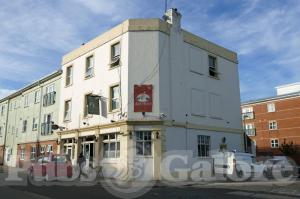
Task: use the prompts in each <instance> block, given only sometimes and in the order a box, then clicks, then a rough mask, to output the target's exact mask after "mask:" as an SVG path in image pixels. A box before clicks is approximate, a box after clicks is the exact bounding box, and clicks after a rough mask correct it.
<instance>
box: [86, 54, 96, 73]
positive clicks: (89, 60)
mask: <svg viewBox="0 0 300 199" xmlns="http://www.w3.org/2000/svg"><path fill="white" fill-rule="evenodd" d="M94 63H95V57H94V55H90V56H88V57H86V59H85V78H90V77H93V76H94V65H95V64H94Z"/></svg>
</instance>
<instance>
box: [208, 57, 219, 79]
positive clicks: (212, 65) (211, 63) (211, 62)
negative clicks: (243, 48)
mask: <svg viewBox="0 0 300 199" xmlns="http://www.w3.org/2000/svg"><path fill="white" fill-rule="evenodd" d="M208 67H209V76H211V77H218V72H217V58H216V57H214V56H211V55H208Z"/></svg>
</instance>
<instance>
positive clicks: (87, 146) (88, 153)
mask: <svg viewBox="0 0 300 199" xmlns="http://www.w3.org/2000/svg"><path fill="white" fill-rule="evenodd" d="M81 152H82V154H83V156H84V157H85V159H86V164H87V165H91V164H92V163H93V160H94V142H85V143H82V144H81Z"/></svg>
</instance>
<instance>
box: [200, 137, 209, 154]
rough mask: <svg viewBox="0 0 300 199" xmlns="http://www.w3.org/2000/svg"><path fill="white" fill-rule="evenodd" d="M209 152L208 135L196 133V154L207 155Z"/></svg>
mask: <svg viewBox="0 0 300 199" xmlns="http://www.w3.org/2000/svg"><path fill="white" fill-rule="evenodd" d="M209 153H210V136H206V135H198V156H199V157H208V156H209Z"/></svg>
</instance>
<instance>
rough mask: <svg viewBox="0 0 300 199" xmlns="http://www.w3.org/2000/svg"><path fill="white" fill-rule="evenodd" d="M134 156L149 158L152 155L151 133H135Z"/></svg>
mask: <svg viewBox="0 0 300 199" xmlns="http://www.w3.org/2000/svg"><path fill="white" fill-rule="evenodd" d="M135 137H136V154H137V155H141V156H149V155H151V154H152V139H151V131H136V132H135Z"/></svg>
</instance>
